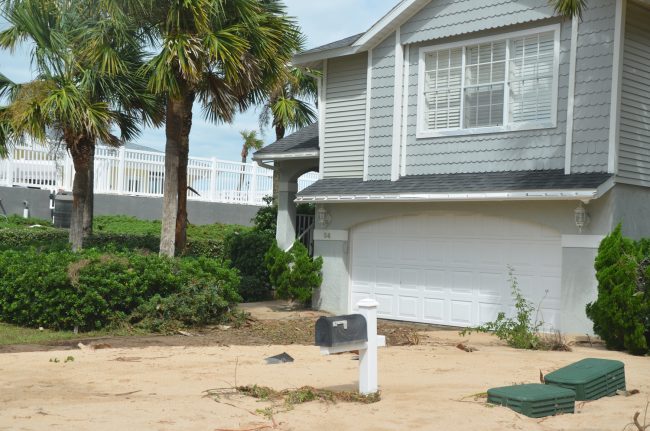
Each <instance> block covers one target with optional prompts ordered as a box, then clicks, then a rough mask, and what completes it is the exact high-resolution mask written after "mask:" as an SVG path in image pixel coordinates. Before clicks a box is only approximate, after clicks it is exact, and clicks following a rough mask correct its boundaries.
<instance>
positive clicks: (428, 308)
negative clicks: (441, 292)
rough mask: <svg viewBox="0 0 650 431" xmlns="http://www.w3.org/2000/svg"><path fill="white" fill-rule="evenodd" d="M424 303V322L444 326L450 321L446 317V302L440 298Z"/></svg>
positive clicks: (429, 299)
mask: <svg viewBox="0 0 650 431" xmlns="http://www.w3.org/2000/svg"><path fill="white" fill-rule="evenodd" d="M422 302H423V306H424V307H423V308H424V310H423V316H422V317H423V320H424V321H425V322H428V323H436V324H441V325H444V324H445V323H447V321H448V319H447V317H446V315H445V307H446V301H445V300H444V299H440V298H427V297H425V298H424V300H423V301H422Z"/></svg>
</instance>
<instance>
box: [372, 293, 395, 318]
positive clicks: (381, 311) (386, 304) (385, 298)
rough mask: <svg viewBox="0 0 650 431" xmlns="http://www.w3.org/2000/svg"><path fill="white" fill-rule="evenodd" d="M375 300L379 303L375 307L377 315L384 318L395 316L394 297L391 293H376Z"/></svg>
mask: <svg viewBox="0 0 650 431" xmlns="http://www.w3.org/2000/svg"><path fill="white" fill-rule="evenodd" d="M375 300H376V301H377V302H378V303H379V306H378V307H377V315H378V316H381V317H386V318H393V319H394V318H395V316H396V315H397V313H396V311H397V309H396V307H395V298H394V296H393V295H386V294H382V293H377V294H376V295H375Z"/></svg>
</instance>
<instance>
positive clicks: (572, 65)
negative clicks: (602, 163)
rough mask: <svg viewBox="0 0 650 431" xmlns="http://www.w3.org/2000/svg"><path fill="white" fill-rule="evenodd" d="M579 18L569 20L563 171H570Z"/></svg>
mask: <svg viewBox="0 0 650 431" xmlns="http://www.w3.org/2000/svg"><path fill="white" fill-rule="evenodd" d="M579 25H580V19H579V18H578V17H577V16H574V17H573V20H572V21H571V54H570V60H569V89H568V100H567V113H566V116H567V117H566V143H565V154H564V173H565V174H566V175H569V174H570V173H571V163H572V162H573V120H574V118H573V117H574V109H575V93H576V63H577V61H578V28H579Z"/></svg>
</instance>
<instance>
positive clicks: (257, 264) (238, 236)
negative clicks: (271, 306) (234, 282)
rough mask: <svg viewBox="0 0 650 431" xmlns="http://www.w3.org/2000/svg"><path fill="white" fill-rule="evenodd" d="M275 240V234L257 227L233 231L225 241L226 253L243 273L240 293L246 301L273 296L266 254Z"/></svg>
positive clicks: (232, 263) (235, 266) (260, 299)
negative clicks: (265, 259) (265, 260)
mask: <svg viewBox="0 0 650 431" xmlns="http://www.w3.org/2000/svg"><path fill="white" fill-rule="evenodd" d="M274 241H275V240H274V235H273V234H271V233H270V232H268V231H265V230H256V229H255V230H250V231H245V232H237V233H233V234H231V235H230V236H229V237H228V238H227V239H226V241H225V255H226V256H227V257H228V259H229V260H230V262H231V265H232V266H233V268H236V269H238V270H239V272H240V274H241V275H242V282H241V285H240V288H239V293H240V295H241V296H242V298H243V300H244V301H245V302H254V301H264V300H266V299H269V298H271V296H272V292H271V285H270V283H269V271H268V269H267V268H266V265H265V263H264V256H265V255H266V252H268V251H269V249H270V248H271V246H272V245H273V243H274Z"/></svg>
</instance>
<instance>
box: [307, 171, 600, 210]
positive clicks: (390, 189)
mask: <svg viewBox="0 0 650 431" xmlns="http://www.w3.org/2000/svg"><path fill="white" fill-rule="evenodd" d="M611 178H612V175H611V174H608V173H604V172H596V173H584V174H570V175H565V173H564V171H563V170H561V169H557V170H537V171H510V172H482V173H460V174H438V175H411V176H406V177H402V178H400V179H399V180H397V181H388V180H383V181H363V180H361V179H356V178H327V179H323V180H320V181H317V182H316V183H314V184H312V185H311V186H310V187H307V188H306V189H304V190H303V191H301V192H300V193H299V194H298V197H297V199H296V200H297V201H306V202H343V201H359V202H382V201H383V202H389V201H463V200H497V201H498V200H543V199H548V200H558V199H567V200H569V199H574V200H575V199H578V200H591V199H596V198H598V197H599V196H600V195H602V194H603V193H605V192H606V191H607V190H608V189H609V187H608V184H609V183H611V181H609V180H610V179H611Z"/></svg>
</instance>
